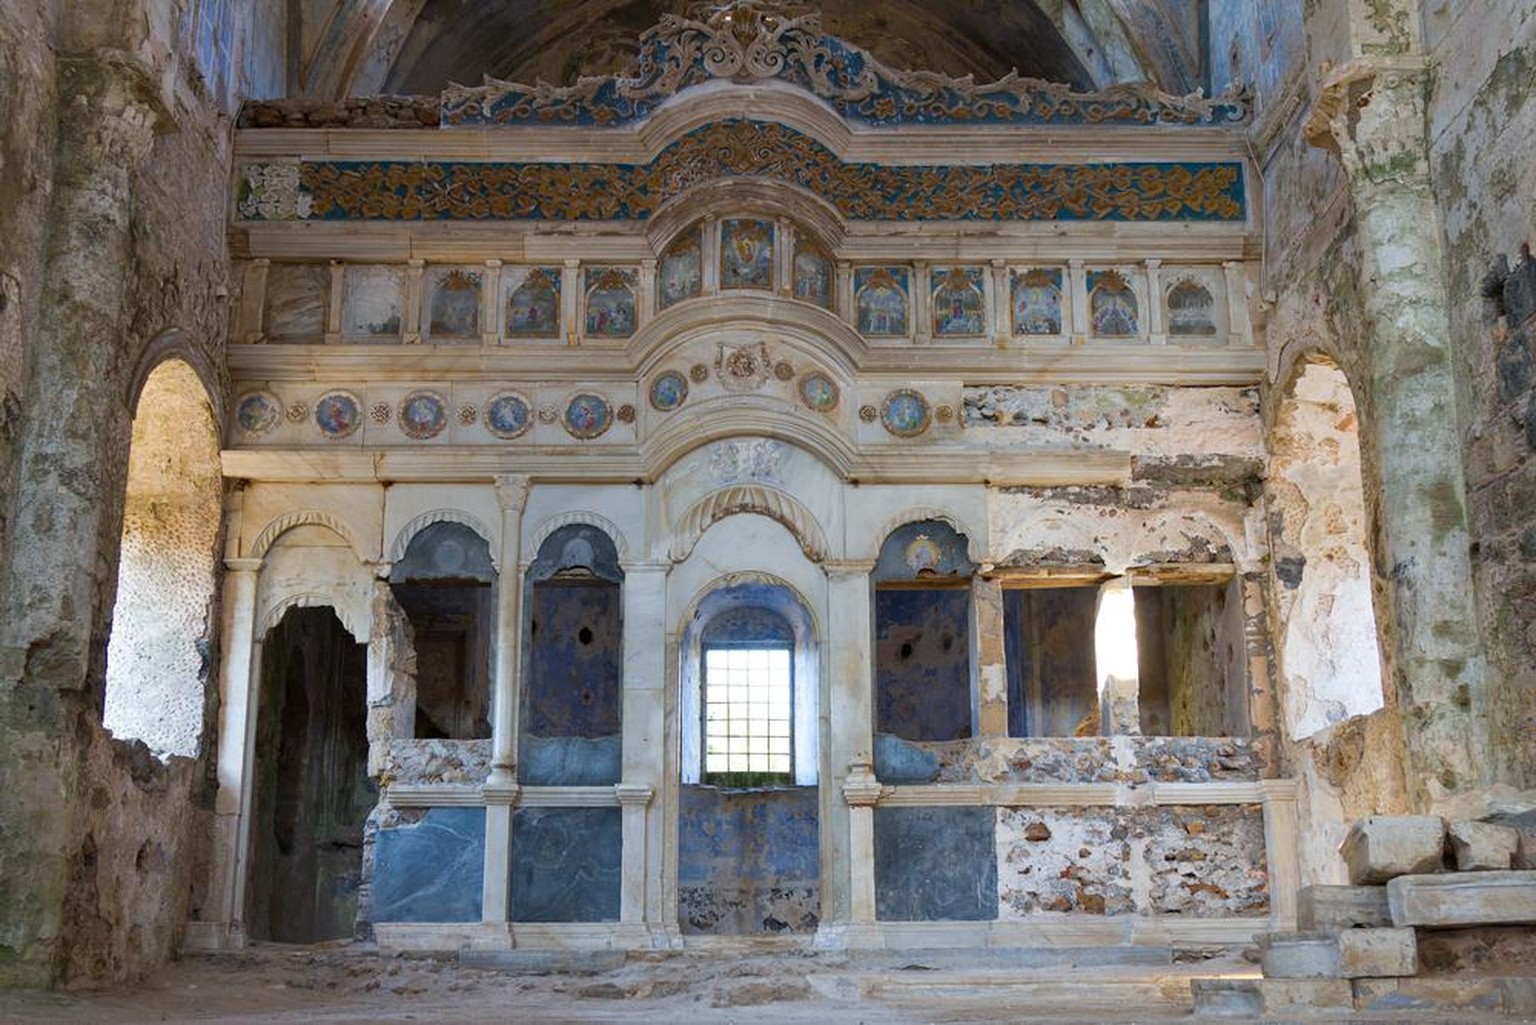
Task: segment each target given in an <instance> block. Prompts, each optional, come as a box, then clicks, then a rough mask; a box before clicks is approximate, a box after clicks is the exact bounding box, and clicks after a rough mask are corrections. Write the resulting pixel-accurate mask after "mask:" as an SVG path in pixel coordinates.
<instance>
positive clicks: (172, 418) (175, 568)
mask: <svg viewBox="0 0 1536 1025" xmlns="http://www.w3.org/2000/svg"><path fill="white" fill-rule="evenodd" d="M174 341H175V339H169V340H167V341H164V342H163V343H161V344H162V348H165V349H166V351H169V349H168V348H166V347H169V346H172V345H173V343H174ZM136 380H137V378H136ZM136 402H137V405H136V408H135V415H134V420H133V440H132V442H131V445H130V448H129V453H128V474H127V490H126V498H125V502H124V507H123V535H122V545H121V549H120V554H119V559H118V574H117V598H116V604H115V605H114V607H113V612H112V632H111V637H110V639H109V641H108V644H107V671H106V691H105V694H104V696H103V711H102V722H103V725H105V726H106V728H107V729H109V730H111V731H112V733H113V735H114V736H116V737H118V738H119V739H138V740H142V741H144V742H145V743H146V744H148V745H149V747H150V748H151V749H152V750H154V751H155V752H156V753H158V754H160V755H162V756H166V755H187V756H195V755H197V754H198V753H199V751H200V750H201V747H202V742H203V733H204V722H205V712H206V704H207V701H206V694H207V682H208V676H209V673H210V672H211V668H212V667H211V665H210V662H209V657H208V652H209V650H210V649H211V647H212V646H213V644H214V642H215V631H216V630H217V622H216V620H215V618H214V616H213V614H212V612H213V607H214V578H215V573H216V566H217V562H216V560H217V542H218V535H219V522H220V514H221V495H222V487H223V481H222V476H221V467H220V463H219V431H218V419H217V415H216V413H215V411H214V409H215V407H214V405H213V404H212V403H211V402H210V401H209V391H208V389H207V386H206V384H205V381H204V379H203V378H202V377H201V376H200V375H199V374H198V373H197V371H196V370H195V369H194V368H193V367H192V365H191V364H189V363H187V362H186V361H184V360H182V359H181V358H179V357H176V356H172V357H168V358H164V359H162V360H161V361H160V362H159V363H158V364H156V365H154V366H153V368H152V369H149V370H148V371H146V372H145V373H144V374H143V377H142V381H141V383H139V384H138V385H137V391H136Z"/></svg>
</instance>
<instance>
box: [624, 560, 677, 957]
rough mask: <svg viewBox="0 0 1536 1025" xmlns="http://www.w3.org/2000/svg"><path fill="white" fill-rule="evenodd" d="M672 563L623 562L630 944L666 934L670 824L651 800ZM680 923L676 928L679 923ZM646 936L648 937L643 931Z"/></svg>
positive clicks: (656, 777) (662, 739) (662, 716)
mask: <svg viewBox="0 0 1536 1025" xmlns="http://www.w3.org/2000/svg"><path fill="white" fill-rule="evenodd" d="M670 568H671V564H670V563H666V562H630V563H626V564H625V566H624V627H623V629H624V642H623V643H624V654H623V657H624V669H623V674H624V675H623V680H624V698H623V701H624V704H623V719H622V721H623V724H624V739H623V772H624V779H623V782H622V783H621V784H620V785H619V787H618V797H619V806H620V808H621V809H622V812H621V814H622V816H623V827H622V828H623V845H624V847H623V850H624V870H623V875H622V877H621V884H620V887H621V888H620V895H619V922H620V925H621V926H622V927H623V930H624V931H625V932H627V933H628V934H629V935H628V936H627V937H626V938H625V942H626V943H630V944H638V943H640V942H642V941H643V942H645V943H647V944H649V943H652V942H659V941H656V940H654V939H653V937H652V935H651V934H652V932H657V933H661V932H665V930H666V925H667V923H666V922H665V921H664V916H663V913H662V907H661V902H662V892H661V887H660V886H658V885H656V884H655V880H658V879H660V877H661V872H662V867H661V865H662V848H663V839H664V836H665V827H664V826H663V823H662V809H661V807H660V805H659V803H658V802H656V801H653V800H652V797H653V796H654V795H655V793H656V790H657V789H658V788H659V787H660V786H661V781H662V780H663V779H666V778H667V764H666V736H667V715H666V706H667V701H666V679H667V666H666V657H667V646H666V645H665V644H664V643H662V639H663V638H664V637H666V635H667V624H666V599H667V571H668V570H669V569H670ZM674 928H675V926H674ZM642 934H643V935H642Z"/></svg>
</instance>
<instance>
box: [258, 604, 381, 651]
mask: <svg viewBox="0 0 1536 1025" xmlns="http://www.w3.org/2000/svg"><path fill="white" fill-rule="evenodd" d="M314 608H327V609H330V610H331V611H332V612H334V613H335V614H336V618H337V619H339V620H340V621H341V625H342V626H344V627H346V629H347V633H349V634H351V635H352V639H353V640H355V641H357V643H359V644H367V643H368V640H369V632H370V631H369V624H368V623H366V622H362V621H361V620H359V619H358V618H357V617H356V616H354V615H352V614H351V612H352V610H351V609H349V608H348V607H347V603H346V602H345V601H338V600H337V596H336V595H332V594H321V593H320V592H318V591H299V592H295V593H293V594H289V595H285V596H284V597H282V598H279V599H278V600H277V601H275V602H272V603H270V604H269V605H268V606H267V608H266V611H265V612H263V613H262V615H261V622H260V626H259V627H258V629H257V632H256V636H258V637H266V635H267V634H268V632H270V631H271V630H272V628H273V627H275V626H277V624H278V623H280V622H282V619H283V615H284V614H285V613H286V612H287V611H288V610H289V609H314Z"/></svg>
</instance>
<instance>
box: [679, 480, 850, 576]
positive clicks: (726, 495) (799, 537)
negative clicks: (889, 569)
mask: <svg viewBox="0 0 1536 1025" xmlns="http://www.w3.org/2000/svg"><path fill="white" fill-rule="evenodd" d="M737 513H758V514H760V515H762V516H767V517H768V518H769V519H771V520H775V521H777V522H778V523H780V524H782V525H783V526H784V527H785V528H786V529H787V530H788V531H789V532H790V533H791V534H793V535H794V536H795V541H796V542H798V543H799V545H800V550H801V551H802V552H804V553H805V557H806V558H807V559H810V560H811V561H812V562H820V561H821V560H822V559H824V558H825V557H826V554H827V537H826V533H825V532H824V531H823V530H822V529H821V524H820V523H818V522H817V521H816V516H815V514H814V513H812V512H811V511H810V509H808V508H806V506H805V505H804V503H802V502H801V501H800V500H799V499H797V498H795V497H794V496H793V495H789V494H786V493H785V492H783V491H780V490H778V489H777V488H772V487H768V486H766V485H763V484H736V485H732V486H731V487H726V488H721V489H720V490H719V491H715V492H713V493H711V494H709V495H706V496H705V497H704V498H702V499H700V500H699V501H698V502H696V503H695V504H694V505H693V507H692V508H690V509H689V510H688V511H687V512H685V513H684V514H683V515H682V517H681V519H680V520H679V521H678V524H677V527H676V529H675V530H674V531H673V534H672V539H673V540H672V550H671V552H670V557H671V558H672V560H673V561H674V562H681V561H682V560H684V559H686V558H688V556H689V555H690V554H692V552H693V548H694V546H695V545H697V544H698V543H699V538H701V537H703V536H704V532H705V531H706V530H708V529H709V528H710V527H711V526H713V525H714V524H716V523H718V522H720V521H721V520H723V519H725V518H726V517H727V516H734V515H736V514H737Z"/></svg>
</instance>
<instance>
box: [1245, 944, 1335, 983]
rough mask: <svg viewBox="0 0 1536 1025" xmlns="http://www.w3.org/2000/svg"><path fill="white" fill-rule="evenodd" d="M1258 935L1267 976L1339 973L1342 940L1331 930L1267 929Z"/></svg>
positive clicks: (1312, 976)
mask: <svg viewBox="0 0 1536 1025" xmlns="http://www.w3.org/2000/svg"><path fill="white" fill-rule="evenodd" d="M1254 939H1256V940H1257V941H1258V944H1259V964H1260V966H1261V967H1262V968H1263V969H1264V977H1265V978H1266V979H1336V978H1338V977H1339V944H1338V941H1337V940H1335V939H1334V938H1333V936H1332V935H1331V934H1329V933H1321V932H1267V933H1260V934H1259V935H1258V936H1256V937H1254Z"/></svg>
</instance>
